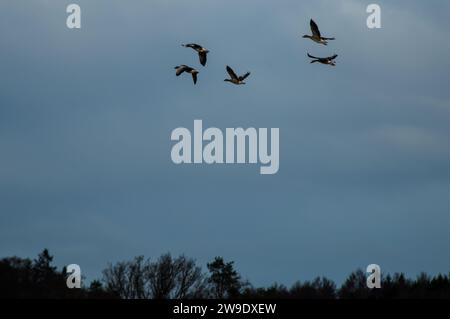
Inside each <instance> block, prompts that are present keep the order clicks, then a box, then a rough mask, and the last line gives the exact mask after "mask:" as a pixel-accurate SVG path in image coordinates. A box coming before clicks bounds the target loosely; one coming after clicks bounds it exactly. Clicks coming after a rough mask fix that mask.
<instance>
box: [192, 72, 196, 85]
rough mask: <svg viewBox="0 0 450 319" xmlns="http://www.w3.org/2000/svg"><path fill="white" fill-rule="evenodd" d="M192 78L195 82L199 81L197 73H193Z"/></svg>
mask: <svg viewBox="0 0 450 319" xmlns="http://www.w3.org/2000/svg"><path fill="white" fill-rule="evenodd" d="M192 80H193V81H194V84H196V83H197V73H192Z"/></svg>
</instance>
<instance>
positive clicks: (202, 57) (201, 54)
mask: <svg viewBox="0 0 450 319" xmlns="http://www.w3.org/2000/svg"><path fill="white" fill-rule="evenodd" d="M198 57H199V58H200V64H201V65H203V66H205V65H206V52H199V53H198Z"/></svg>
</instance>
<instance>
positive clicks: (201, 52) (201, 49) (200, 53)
mask: <svg viewBox="0 0 450 319" xmlns="http://www.w3.org/2000/svg"><path fill="white" fill-rule="evenodd" d="M182 46H184V47H185V48H191V49H194V50H195V51H197V53H198V57H199V58H200V64H201V65H203V66H205V65H206V55H207V54H208V53H209V50H207V49H205V48H204V47H202V46H201V45H199V44H195V43H188V44H182Z"/></svg>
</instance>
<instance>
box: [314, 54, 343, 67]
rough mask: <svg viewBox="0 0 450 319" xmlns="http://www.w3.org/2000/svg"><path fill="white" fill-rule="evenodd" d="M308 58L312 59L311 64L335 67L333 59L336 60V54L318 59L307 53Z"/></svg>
mask: <svg viewBox="0 0 450 319" xmlns="http://www.w3.org/2000/svg"><path fill="white" fill-rule="evenodd" d="M308 57H310V58H311V59H314V60H312V61H311V63H315V62H319V63H322V64H328V65H332V66H336V62H335V61H334V59H336V58H337V54H335V55H333V56H329V57H327V58H318V57H316V56H313V55H311V54H309V53H308Z"/></svg>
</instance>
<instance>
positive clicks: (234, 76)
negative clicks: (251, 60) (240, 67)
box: [227, 65, 239, 80]
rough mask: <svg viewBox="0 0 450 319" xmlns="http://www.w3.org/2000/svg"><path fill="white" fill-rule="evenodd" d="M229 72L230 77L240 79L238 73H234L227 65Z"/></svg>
mask: <svg viewBox="0 0 450 319" xmlns="http://www.w3.org/2000/svg"><path fill="white" fill-rule="evenodd" d="M227 72H228V74H229V75H230V77H231V78H232V79H234V80H239V78H238V76H237V75H236V73H234V71H233V69H232V68H230V67H229V66H228V65H227Z"/></svg>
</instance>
